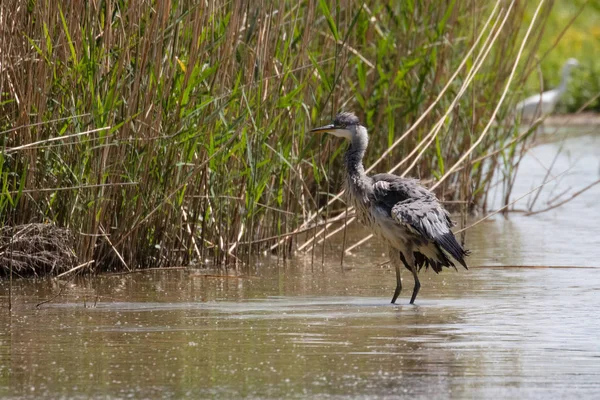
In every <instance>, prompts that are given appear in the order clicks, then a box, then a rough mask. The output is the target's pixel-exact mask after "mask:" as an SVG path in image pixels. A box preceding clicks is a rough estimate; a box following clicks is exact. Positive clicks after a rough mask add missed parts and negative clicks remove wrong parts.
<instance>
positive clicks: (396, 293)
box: [392, 263, 402, 304]
mask: <svg viewBox="0 0 600 400" xmlns="http://www.w3.org/2000/svg"><path fill="white" fill-rule="evenodd" d="M394 267H396V290H395V291H394V297H392V304H396V299H397V298H398V296H399V295H400V292H401V291H402V279H400V264H398V263H396V264H395V265H394Z"/></svg>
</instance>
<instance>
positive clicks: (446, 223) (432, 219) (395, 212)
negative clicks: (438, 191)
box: [391, 200, 468, 268]
mask: <svg viewBox="0 0 600 400" xmlns="http://www.w3.org/2000/svg"><path fill="white" fill-rule="evenodd" d="M391 216H392V218H393V219H394V221H396V223H398V224H401V225H403V226H404V227H406V228H408V229H409V230H410V231H411V232H413V233H414V234H416V235H418V236H421V237H424V238H426V239H428V240H430V241H432V242H434V243H436V244H437V245H439V246H440V247H441V248H442V249H444V250H445V251H447V252H448V253H449V254H450V255H451V256H452V257H454V258H455V259H456V260H457V261H458V262H460V263H461V264H462V265H463V266H464V267H465V268H467V264H466V263H465V256H466V255H467V254H468V252H467V251H466V250H465V249H463V247H462V246H461V245H460V244H459V243H458V241H457V240H456V238H455V237H454V234H453V233H452V231H451V230H450V228H451V227H452V225H453V224H452V221H451V220H450V215H449V214H448V211H446V210H445V209H444V208H442V206H441V205H440V203H439V202H438V201H437V200H433V201H432V200H405V201H402V202H400V203H397V204H396V205H394V207H392V211H391Z"/></svg>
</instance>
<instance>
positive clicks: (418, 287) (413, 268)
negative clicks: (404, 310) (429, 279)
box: [410, 263, 421, 304]
mask: <svg viewBox="0 0 600 400" xmlns="http://www.w3.org/2000/svg"><path fill="white" fill-rule="evenodd" d="M410 272H412V274H413V276H414V277H415V288H414V289H413V294H412V297H411V298H410V304H415V299H416V298H417V294H418V293H419V289H421V282H419V274H418V273H417V267H416V266H415V265H414V263H413V266H412V268H411V269H410Z"/></svg>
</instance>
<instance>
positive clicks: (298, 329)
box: [0, 135, 600, 399]
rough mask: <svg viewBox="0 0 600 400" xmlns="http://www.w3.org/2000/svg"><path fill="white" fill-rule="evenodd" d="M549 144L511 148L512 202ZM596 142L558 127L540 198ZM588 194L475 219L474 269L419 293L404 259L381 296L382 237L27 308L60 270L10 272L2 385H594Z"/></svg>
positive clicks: (555, 391)
mask: <svg viewBox="0 0 600 400" xmlns="http://www.w3.org/2000/svg"><path fill="white" fill-rule="evenodd" d="M557 146H558V144H551V143H550V144H546V145H543V146H539V147H537V148H536V149H535V150H534V155H535V157H528V158H527V159H526V160H524V165H523V169H522V171H523V172H522V174H521V175H520V177H519V180H518V182H517V185H516V188H515V194H514V196H515V198H517V197H519V196H520V195H521V194H524V193H527V192H528V191H529V190H530V189H531V188H532V187H535V186H537V184H539V183H540V181H541V179H542V178H543V176H544V173H545V172H544V170H543V169H541V167H540V166H539V164H538V161H539V162H542V163H545V164H546V165H549V164H550V161H551V160H552V158H553V156H554V152H555V151H556V148H557ZM599 148H600V138H599V137H598V136H594V135H586V136H580V137H577V138H573V139H570V140H568V141H567V142H566V151H565V152H564V153H563V155H562V156H561V157H560V158H559V161H558V162H557V164H556V165H555V170H556V172H557V173H559V172H561V171H562V170H564V169H566V168H569V167H572V169H571V172H570V175H569V176H568V177H567V178H564V179H563V180H562V181H561V182H560V184H559V186H558V187H556V188H553V187H550V186H549V187H547V188H546V190H545V191H544V192H543V193H542V195H540V199H539V200H538V204H537V205H536V208H538V209H539V208H543V207H545V206H546V205H545V204H544V203H545V202H546V201H547V199H548V198H551V197H553V196H554V195H555V194H556V193H558V192H560V190H561V188H562V189H566V188H567V187H569V186H571V187H572V188H573V189H572V190H574V191H576V190H578V189H581V188H583V187H585V186H586V185H587V184H589V183H590V182H593V181H594V180H597V179H598V178H599V176H598V166H599V165H600V162H599V160H600V158H599V157H600V156H599V155H600V151H598V149H599ZM551 190H554V194H552V195H550V191H551ZM599 196H600V187H594V188H592V189H590V190H589V191H588V192H586V193H584V194H582V195H581V196H579V197H577V198H575V199H574V200H573V201H571V202H569V203H567V204H566V205H565V206H563V207H561V208H558V209H555V210H551V211H548V212H546V213H542V214H538V215H535V216H531V217H526V216H524V215H523V214H513V215H511V216H510V219H503V218H502V217H498V218H495V219H494V220H493V221H489V222H484V223H481V224H480V225H478V226H476V227H475V228H473V229H472V230H471V231H470V232H469V237H468V239H469V246H470V247H471V249H472V250H473V256H472V257H471V259H470V264H471V266H472V268H471V269H470V270H469V271H464V270H461V271H459V272H458V273H457V272H455V271H450V270H448V271H444V272H443V273H442V274H440V275H435V274H433V273H431V272H427V273H423V274H422V275H421V281H422V288H421V292H420V293H419V297H418V298H417V305H416V306H411V305H409V304H408V300H409V295H410V292H411V290H412V279H411V277H410V276H409V274H407V273H404V275H403V277H404V291H403V293H402V294H401V296H400V299H399V301H398V303H399V304H398V305H396V306H392V305H390V304H389V300H390V298H391V296H392V293H393V287H394V281H395V278H394V272H393V271H392V270H390V269H389V268H388V267H382V266H377V265H378V264H379V263H381V262H383V261H385V260H386V257H385V251H384V249H381V248H379V247H378V246H377V243H372V242H369V243H368V244H366V245H364V246H363V247H361V248H359V249H357V250H356V251H355V252H354V254H353V255H351V256H347V257H346V259H345V268H344V270H342V269H341V268H340V265H339V249H338V248H337V247H336V246H335V245H332V246H328V247H327V248H326V250H327V252H326V253H327V254H326V258H325V260H326V263H325V265H323V266H321V264H320V256H318V255H317V257H316V258H317V261H318V262H317V263H315V265H311V256H310V254H308V255H304V256H300V257H298V258H297V259H296V260H294V262H293V263H288V264H285V265H281V264H280V265H277V263H276V262H275V260H274V259H273V260H272V259H266V260H261V261H260V265H257V266H256V268H254V269H253V271H252V273H251V275H250V276H249V277H245V278H236V277H227V278H217V277H214V276H210V275H209V274H208V273H205V272H203V271H196V272H189V271H172V272H162V273H160V272H153V273H145V274H135V275H126V276H103V277H99V278H94V279H88V280H79V281H77V282H71V283H68V284H67V286H66V287H65V288H64V289H63V291H62V293H61V295H60V296H59V297H57V298H56V299H54V300H53V301H52V302H50V303H47V304H43V305H42V306H41V307H40V308H39V309H37V308H36V307H35V304H36V303H38V302H40V301H43V300H47V299H50V298H52V297H53V296H55V295H56V294H57V293H58V290H59V287H58V286H57V284H56V283H53V282H50V281H46V280H42V281H17V282H16V284H15V288H14V290H15V293H14V298H15V304H14V310H13V313H12V314H9V313H8V312H7V311H6V306H7V293H8V288H7V283H6V282H1V286H0V293H1V294H2V297H1V298H0V301H1V304H0V305H1V306H2V309H3V310H5V311H4V312H2V313H0V396H1V397H3V398H59V397H64V398H107V397H110V398H126V397H134V398H185V397H187V398H240V397H244V398H281V397H291V398H353V399H354V398H359V399H360V398H410V399H421V398H423V399H431V398H465V397H468V398H532V399H533V398H543V399H546V398H573V397H578V398H598V396H599V395H600V318H598V317H597V314H598V309H599V308H600V268H598V267H600V261H599V259H600V258H599V256H600V246H598V245H599V241H600V229H599V228H598V224H597V221H598V220H600V207H598V205H597V204H596V203H597V199H598V198H599ZM516 207H517V208H524V207H525V205H524V203H517V205H516ZM362 234H363V232H360V231H352V232H350V235H349V238H350V239H352V238H359V237H361V236H362ZM506 266H509V267H510V268H507V267H506ZM517 266H530V267H528V268H522V267H517ZM551 266H561V268H552V267H551ZM533 267H536V268H533Z"/></svg>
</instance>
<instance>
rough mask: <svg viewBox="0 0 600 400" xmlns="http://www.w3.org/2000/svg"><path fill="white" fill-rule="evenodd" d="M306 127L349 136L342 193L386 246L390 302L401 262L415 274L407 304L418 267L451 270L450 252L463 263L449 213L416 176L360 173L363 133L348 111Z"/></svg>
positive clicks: (365, 137)
mask: <svg viewBox="0 0 600 400" xmlns="http://www.w3.org/2000/svg"><path fill="white" fill-rule="evenodd" d="M311 132H327V133H331V134H333V135H335V136H339V137H344V138H346V139H348V140H350V146H349V148H348V150H347V151H346V154H345V157H344V161H345V164H346V182H345V186H346V191H345V193H346V198H347V200H348V201H349V202H350V204H351V205H352V206H354V207H355V209H356V213H357V216H358V219H359V221H360V222H361V223H362V224H364V225H366V226H367V227H368V228H370V229H371V230H372V231H373V233H374V234H375V235H377V236H378V237H379V238H380V239H381V240H383V241H384V242H385V243H387V245H388V248H389V254H390V261H391V263H392V265H393V266H394V267H395V269H396V290H395V292H394V296H393V297H392V303H395V302H396V299H397V298H398V295H399V294H400V291H401V289H402V281H401V278H400V269H401V266H402V265H404V267H406V268H407V269H408V270H409V271H411V273H412V274H413V277H414V279H415V286H414V289H413V294H412V297H411V300H410V303H411V304H413V303H414V301H415V298H416V297H417V293H418V292H419V288H420V286H421V285H420V282H419V278H418V271H419V270H420V269H422V268H423V267H425V269H427V268H428V267H431V268H432V269H433V270H434V271H435V272H440V271H441V270H442V268H443V267H453V268H454V269H456V266H455V265H454V263H453V262H452V260H451V259H450V258H449V257H448V255H450V256H452V257H453V258H454V259H456V260H457V261H458V262H459V263H460V264H461V265H462V266H464V267H465V268H467V264H466V262H465V257H466V256H467V255H468V254H469V252H468V250H465V249H464V248H463V247H462V246H461V245H460V244H459V243H458V241H457V240H456V238H455V237H454V234H453V233H452V231H451V227H452V226H453V223H452V221H451V220H450V215H449V213H448V211H446V210H445V209H444V208H443V207H442V206H441V204H440V203H439V201H438V199H437V198H436V196H435V195H434V194H433V193H432V192H430V191H429V190H427V189H426V188H424V187H423V186H421V185H420V184H419V183H418V181H417V180H416V179H409V178H401V177H399V176H396V175H392V174H376V175H373V176H368V175H367V174H366V173H365V169H364V166H363V164H362V159H363V157H364V155H365V152H366V149H367V145H368V139H369V137H368V134H367V130H366V128H365V127H363V126H361V125H360V122H359V119H358V118H357V117H356V116H355V115H354V114H352V113H347V112H345V113H340V114H338V115H337V116H336V118H335V119H334V121H333V123H332V124H330V125H326V126H322V127H320V128H315V129H313V130H311Z"/></svg>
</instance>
